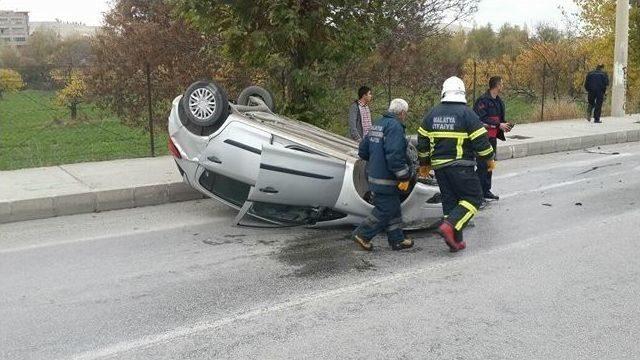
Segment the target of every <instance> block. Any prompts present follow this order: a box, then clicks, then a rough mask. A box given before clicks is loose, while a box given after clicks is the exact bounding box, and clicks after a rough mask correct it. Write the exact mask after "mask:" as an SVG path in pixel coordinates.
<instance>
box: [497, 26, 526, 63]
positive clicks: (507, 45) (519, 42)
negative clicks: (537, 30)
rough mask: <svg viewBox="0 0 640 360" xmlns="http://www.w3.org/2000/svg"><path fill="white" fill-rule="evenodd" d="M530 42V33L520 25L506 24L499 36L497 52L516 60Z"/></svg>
mask: <svg viewBox="0 0 640 360" xmlns="http://www.w3.org/2000/svg"><path fill="white" fill-rule="evenodd" d="M528 41H529V32H528V31H527V29H526V28H523V29H521V28H520V27H519V26H518V25H513V26H512V25H509V24H504V25H502V27H501V28H500V31H499V32H498V34H497V42H498V44H497V48H498V49H497V52H498V54H499V56H502V55H507V56H509V57H511V58H512V59H515V58H516V57H517V56H518V55H519V54H520V51H522V49H523V48H524V47H526V45H527V42H528Z"/></svg>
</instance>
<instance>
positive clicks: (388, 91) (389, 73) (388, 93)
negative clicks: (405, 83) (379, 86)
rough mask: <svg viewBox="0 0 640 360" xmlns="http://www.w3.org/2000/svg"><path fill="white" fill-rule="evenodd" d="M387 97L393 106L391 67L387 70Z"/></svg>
mask: <svg viewBox="0 0 640 360" xmlns="http://www.w3.org/2000/svg"><path fill="white" fill-rule="evenodd" d="M387 97H388V98H389V101H388V102H387V105H388V104H391V66H389V67H388V68H387Z"/></svg>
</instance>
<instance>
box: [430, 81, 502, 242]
mask: <svg viewBox="0 0 640 360" xmlns="http://www.w3.org/2000/svg"><path fill="white" fill-rule="evenodd" d="M466 103H467V100H466V96H465V88H464V83H463V82H462V80H460V79H459V78H457V77H455V76H454V77H450V78H449V79H447V80H446V81H445V82H444V84H443V86H442V100H441V104H440V105H438V106H436V107H434V108H433V109H432V110H431V111H430V112H429V113H428V114H427V116H426V117H425V119H424V120H423V122H422V126H421V127H420V128H419V129H418V158H419V160H420V169H419V172H420V176H421V177H428V176H429V173H430V171H431V169H433V170H435V175H436V180H437V181H438V186H440V194H441V195H442V211H443V214H444V217H443V220H442V222H441V224H440V225H439V227H438V232H439V233H440V235H441V236H442V237H443V238H444V241H445V243H446V244H447V246H449V249H450V250H451V251H452V252H456V251H459V250H462V249H464V248H465V247H466V243H465V242H464V239H463V237H462V230H463V229H464V227H465V226H466V225H467V224H468V222H469V220H471V218H472V217H473V216H474V215H475V214H476V213H477V212H478V208H479V207H480V204H481V203H482V187H481V186H480V180H479V179H478V176H477V175H476V173H475V171H474V167H475V165H476V154H477V156H478V157H479V158H480V159H482V160H483V161H486V162H487V166H488V168H489V171H493V168H494V167H495V161H494V160H493V154H494V152H493V148H492V147H491V144H490V143H489V138H488V136H487V130H486V129H485V127H484V126H483V125H482V123H481V122H480V120H479V119H478V116H477V115H476V114H475V113H474V112H473V111H472V110H471V109H469V108H468V107H467V105H466Z"/></svg>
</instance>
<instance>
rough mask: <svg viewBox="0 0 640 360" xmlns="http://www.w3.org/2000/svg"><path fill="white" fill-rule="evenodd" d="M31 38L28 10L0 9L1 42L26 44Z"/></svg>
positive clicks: (18, 44)
mask: <svg viewBox="0 0 640 360" xmlns="http://www.w3.org/2000/svg"><path fill="white" fill-rule="evenodd" d="M28 38H29V13H28V12H27V11H6V10H0V42H2V43H5V44H9V45H17V46H20V45H24V44H26V43H27V39H28Z"/></svg>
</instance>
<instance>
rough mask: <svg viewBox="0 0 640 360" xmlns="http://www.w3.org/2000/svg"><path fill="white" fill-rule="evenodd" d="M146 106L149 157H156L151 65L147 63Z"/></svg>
mask: <svg viewBox="0 0 640 360" xmlns="http://www.w3.org/2000/svg"><path fill="white" fill-rule="evenodd" d="M147 104H148V105H149V144H150V146H151V157H155V156H156V147H155V143H154V138H153V106H152V105H151V65H150V64H149V63H147Z"/></svg>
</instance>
